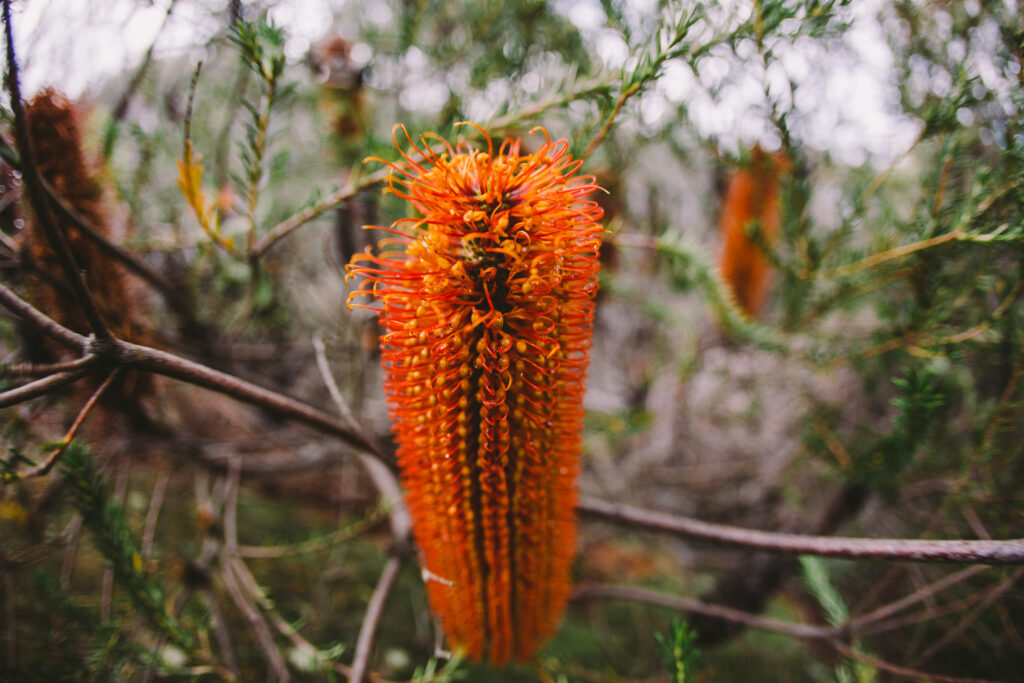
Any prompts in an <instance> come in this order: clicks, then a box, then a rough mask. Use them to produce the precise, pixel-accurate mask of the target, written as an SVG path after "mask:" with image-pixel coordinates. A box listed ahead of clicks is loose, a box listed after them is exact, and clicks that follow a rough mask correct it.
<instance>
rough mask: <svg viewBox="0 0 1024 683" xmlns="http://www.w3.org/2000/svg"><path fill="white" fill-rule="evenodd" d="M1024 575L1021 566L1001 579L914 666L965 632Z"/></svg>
mask: <svg viewBox="0 0 1024 683" xmlns="http://www.w3.org/2000/svg"><path fill="white" fill-rule="evenodd" d="M1022 576H1024V567H1021V568H1020V569H1018V570H1017V571H1015V572H1013V573H1012V574H1010V576H1008V577H1007V578H1006V579H1004V580H1003V581H1001V582H1000V583H999V584H998V585H997V586H996V587H995V588H993V589H992V590H991V591H989V594H988V595H987V596H985V599H984V600H982V601H981V602H980V603H979V604H978V606H977V607H976V608H975V609H974V610H973V611H972V612H971V613H970V614H968V615H966V616H965V617H964V618H963V619H961V620H960V623H959V624H957V625H956V626H955V627H954V628H951V629H950V630H949V631H947V632H946V633H945V635H943V636H942V637H941V638H939V639H938V640H937V641H935V642H934V643H933V644H932V646H931V647H929V648H928V649H927V650H925V651H924V652H922V653H921V654H920V655H918V656H917V657H915V658H914V662H913V664H912V666H920V665H921V664H923V663H925V662H927V661H928V660H929V659H931V658H932V657H934V656H935V655H937V654H938V653H939V652H941V651H942V649H943V648H944V647H946V646H947V645H949V644H950V643H951V642H953V641H954V640H956V639H957V638H959V637H960V636H961V634H963V632H964V631H965V630H967V628H968V627H970V625H971V624H973V623H974V622H975V621H976V620H977V618H978V617H980V616H981V614H982V612H984V611H985V610H986V609H987V608H988V607H989V606H990V605H991V604H992V603H993V602H995V601H996V600H998V599H999V598H1000V597H1002V596H1003V594H1004V593H1006V591H1008V590H1010V589H1011V588H1013V585H1014V584H1015V583H1017V581H1019V580H1020V578H1021V577H1022Z"/></svg>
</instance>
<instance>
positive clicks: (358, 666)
mask: <svg viewBox="0 0 1024 683" xmlns="http://www.w3.org/2000/svg"><path fill="white" fill-rule="evenodd" d="M401 568H402V558H401V557H399V556H398V555H392V556H391V557H389V558H388V561H387V563H386V564H385V565H384V571H383V572H381V575H380V580H379V581H377V587H376V588H374V589H373V595H372V596H370V603H369V604H368V605H367V606H366V616H365V617H363V624H362V626H360V627H359V639H358V640H357V641H356V653H355V656H354V658H353V659H352V674H351V676H350V678H349V683H363V677H364V676H365V675H366V667H367V664H369V661H370V649H371V648H372V647H373V636H374V634H375V633H376V632H377V624H378V623H380V617H381V614H383V612H384V603H385V602H386V601H387V599H388V594H390V593H391V587H392V586H394V584H395V579H397V578H398V572H399V570H400V569H401Z"/></svg>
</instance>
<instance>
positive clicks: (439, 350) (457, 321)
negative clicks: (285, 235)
mask: <svg viewBox="0 0 1024 683" xmlns="http://www.w3.org/2000/svg"><path fill="white" fill-rule="evenodd" d="M470 125H474V124H470ZM477 128H478V130H480V132H481V133H483V135H484V137H485V138H486V140H487V151H486V152H483V151H479V150H476V149H474V148H473V147H471V146H470V145H468V144H467V143H465V142H460V143H459V144H458V145H457V146H456V147H455V148H454V149H453V148H452V147H451V145H450V144H449V143H447V142H446V141H444V140H441V139H440V138H437V141H438V142H439V143H440V144H438V145H437V149H441V148H442V147H443V149H444V151H443V152H441V153H436V152H435V151H432V150H431V148H430V146H429V144H428V138H427V137H426V136H423V137H421V138H420V142H421V144H422V148H420V147H419V146H417V145H416V143H414V142H413V141H412V139H411V138H410V137H409V135H408V133H407V132H406V131H405V129H404V128H402V127H396V132H397V130H399V129H400V130H402V132H403V133H405V136H406V139H407V140H408V142H409V145H410V146H411V148H412V150H411V151H412V152H413V153H411V154H407V153H406V152H405V151H402V148H401V146H400V145H399V144H398V141H397V139H396V141H395V144H396V146H398V147H399V152H400V153H401V154H402V157H403V159H404V162H399V163H397V164H390V165H391V167H392V169H393V171H394V173H393V174H392V176H391V180H390V191H391V192H392V193H393V194H395V195H397V196H399V197H402V198H405V199H408V200H409V201H410V202H411V203H412V205H413V207H414V208H415V209H416V211H417V212H418V213H419V214H420V215H421V216H422V217H421V218H405V219H401V220H399V221H396V222H395V223H394V224H393V225H392V226H391V228H389V229H388V230H390V232H391V233H393V234H394V237H391V238H388V239H386V240H383V241H382V243H381V245H380V249H381V250H380V252H379V253H378V254H377V255H371V254H369V253H367V254H359V255H357V256H355V257H354V258H353V259H352V264H350V266H349V270H350V275H352V276H360V277H361V278H363V286H362V289H360V290H359V291H356V292H354V293H353V294H352V296H353V297H356V296H362V295H373V296H374V297H376V299H377V305H376V306H365V307H366V308H372V309H373V310H376V311H378V312H379V315H380V322H381V324H382V325H383V327H384V328H385V330H386V333H385V334H384V335H383V336H382V337H381V340H380V342H381V349H382V363H383V367H384V371H385V392H386V394H387V398H388V405H389V408H390V416H391V420H392V428H393V431H394V434H395V437H396V440H397V442H398V462H399V466H400V468H401V472H402V480H403V484H404V486H405V489H406V492H407V493H406V500H407V502H408V504H409V508H410V512H411V514H412V517H413V522H414V534H415V536H416V541H417V543H418V545H419V547H420V549H421V551H422V557H423V563H424V568H425V569H426V570H428V572H429V574H427V576H428V577H430V578H428V580H427V588H428V593H429V596H430V602H431V605H432V607H433V609H434V611H435V612H436V613H437V614H438V615H439V617H440V620H441V623H442V625H443V628H444V630H445V632H446V633H447V635H448V638H449V640H450V642H451V643H452V645H453V646H454V647H455V648H457V649H460V650H462V651H463V652H465V654H466V655H468V656H469V657H472V658H475V659H488V660H489V661H491V662H492V663H495V664H503V663H506V662H507V661H509V660H510V659H513V658H514V659H518V660H523V659H526V658H528V657H530V656H531V655H532V654H533V653H534V651H535V650H536V649H537V648H538V647H539V646H540V645H541V644H542V643H543V642H544V640H545V639H546V638H547V637H549V636H550V635H551V634H552V633H553V632H554V631H555V629H556V627H557V626H558V622H559V620H560V619H561V616H562V612H563V611H564V608H565V603H566V600H567V598H568V594H569V590H570V582H569V567H570V563H571V562H572V557H573V553H574V550H575V535H576V520H575V513H574V506H575V504H576V484H575V480H576V475H577V472H578V469H579V460H580V451H581V447H582V427H583V391H584V381H585V378H586V368H587V361H588V355H589V350H590V337H591V328H592V323H593V316H594V301H593V300H594V295H595V293H596V292H597V273H598V270H599V267H600V266H599V263H598V258H597V257H598V249H599V248H600V246H601V240H602V235H603V229H602V227H601V226H600V225H599V223H598V221H599V220H600V219H601V209H600V208H599V207H598V206H597V204H596V203H595V202H593V201H591V200H589V199H587V196H588V195H590V194H591V193H593V192H594V191H596V190H599V189H600V188H599V187H598V186H597V185H596V184H595V182H594V179H593V178H592V177H588V176H576V175H575V174H576V172H577V171H578V170H579V168H580V166H581V165H582V161H581V160H574V159H573V158H572V156H571V155H570V154H569V151H568V148H569V145H568V142H567V141H565V140H558V141H554V142H552V141H551V139H550V138H548V136H547V132H546V131H544V136H545V142H544V143H543V144H542V145H540V147H539V148H538V149H537V151H536V152H534V153H533V154H523V153H521V151H520V149H521V148H520V141H519V140H505V141H504V142H503V143H502V144H501V146H500V148H499V149H498V150H497V152H495V150H494V145H493V142H492V141H491V139H490V137H489V136H487V134H486V133H485V132H484V131H483V130H482V129H479V127H477ZM417 159H422V161H418V160H417ZM378 161H379V160H378ZM350 301H351V298H350ZM350 305H352V304H350Z"/></svg>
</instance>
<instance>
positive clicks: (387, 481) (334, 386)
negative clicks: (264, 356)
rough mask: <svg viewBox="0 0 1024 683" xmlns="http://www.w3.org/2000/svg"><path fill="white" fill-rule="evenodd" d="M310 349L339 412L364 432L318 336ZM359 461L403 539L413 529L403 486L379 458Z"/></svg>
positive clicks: (393, 528)
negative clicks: (353, 413)
mask: <svg viewBox="0 0 1024 683" xmlns="http://www.w3.org/2000/svg"><path fill="white" fill-rule="evenodd" d="M313 348H314V349H315V351H316V364H317V367H318V368H319V369H320V375H321V377H322V378H323V380H324V384H326V385H327V391H328V392H329V393H330V395H331V399H332V400H333V401H334V403H335V405H336V406H337V408H338V412H339V413H341V414H342V416H343V417H344V418H345V419H346V421H348V423H349V424H350V425H351V426H352V428H353V429H355V430H358V432H359V433H360V434H362V433H363V432H362V430H361V429H360V428H359V424H358V422H356V419H355V416H353V415H352V411H351V410H349V407H348V404H347V403H346V402H345V399H344V397H343V396H342V394H341V390H340V389H339V388H338V383H337V382H336V381H335V379H334V373H332V372H331V366H330V363H328V362H327V353H326V349H325V348H324V343H323V340H321V339H320V337H319V335H314V336H313ZM359 460H360V462H362V464H363V467H365V468H366V473H367V474H368V475H369V476H370V479H371V480H372V481H373V485H374V486H375V487H376V488H377V492H378V493H379V494H380V497H381V501H382V502H383V503H384V504H385V505H386V506H388V508H389V509H390V510H391V512H390V514H389V519H390V521H391V533H392V535H393V536H394V539H395V541H397V542H399V543H404V542H406V541H407V540H408V538H409V534H410V533H411V530H412V521H411V519H410V518H409V511H408V510H407V509H406V508H405V502H404V499H403V497H402V487H401V486H400V485H399V484H398V479H397V478H396V477H395V475H394V473H392V472H391V470H389V469H388V468H387V467H384V466H383V465H382V464H381V463H380V461H379V460H375V459H374V458H371V457H369V456H366V455H363V454H362V453H360V454H359Z"/></svg>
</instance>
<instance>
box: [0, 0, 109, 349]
mask: <svg viewBox="0 0 1024 683" xmlns="http://www.w3.org/2000/svg"><path fill="white" fill-rule="evenodd" d="M3 17H4V30H5V33H6V38H7V92H8V94H9V95H10V99H11V111H12V112H13V113H14V138H15V140H16V141H17V145H18V154H19V155H20V156H21V175H22V180H23V182H24V184H25V193H26V195H27V196H28V199H29V203H30V204H31V206H32V208H33V210H34V212H35V214H36V220H37V221H38V223H39V225H40V227H42V229H43V232H45V233H46V238H47V240H48V241H49V242H50V246H51V247H52V248H53V251H54V253H55V254H56V256H57V262H58V263H59V264H60V268H61V270H62V271H63V272H64V277H65V278H66V279H67V282H68V285H69V286H70V288H71V293H72V294H73V295H74V297H75V301H76V302H77V303H78V306H79V308H81V310H82V314H83V315H84V316H85V319H86V320H87V321H88V322H89V327H90V328H91V329H92V331H93V333H94V334H95V335H96V337H97V339H99V340H100V342H102V344H101V346H103V347H105V346H107V345H108V344H109V343H110V342H111V341H113V337H112V336H111V334H110V330H108V329H107V325H106V323H104V322H103V318H102V316H101V315H100V312H99V309H98V308H97V307H96V302H95V301H93V299H92V295H91V294H89V289H88V288H87V287H86V285H85V278H84V277H83V276H82V272H81V271H80V270H79V269H78V266H77V265H76V263H75V259H74V256H73V255H72V253H71V249H70V248H69V247H68V244H67V241H66V240H65V239H64V235H63V234H62V233H61V230H60V229H59V228H58V227H57V226H56V225H55V224H54V222H53V220H52V218H53V216H52V215H51V214H50V210H49V206H48V204H47V202H46V197H45V192H44V190H43V187H42V179H41V177H40V175H39V169H38V168H37V167H36V163H35V154H34V152H33V150H32V142H31V140H30V138H29V134H28V123H27V121H26V120H25V107H24V106H23V104H22V101H21V84H20V82H19V75H18V60H17V56H16V55H15V51H14V28H13V27H12V25H11V0H3ZM104 350H105V349H104Z"/></svg>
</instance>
